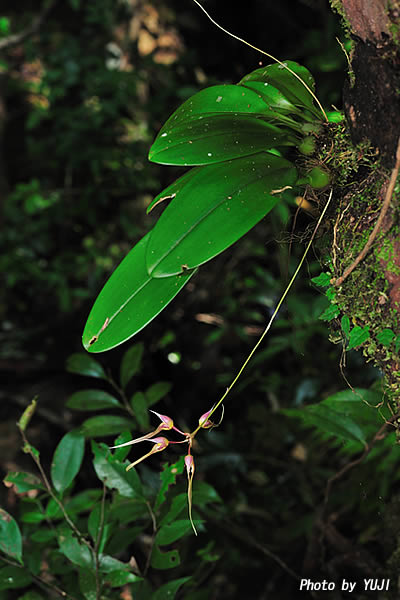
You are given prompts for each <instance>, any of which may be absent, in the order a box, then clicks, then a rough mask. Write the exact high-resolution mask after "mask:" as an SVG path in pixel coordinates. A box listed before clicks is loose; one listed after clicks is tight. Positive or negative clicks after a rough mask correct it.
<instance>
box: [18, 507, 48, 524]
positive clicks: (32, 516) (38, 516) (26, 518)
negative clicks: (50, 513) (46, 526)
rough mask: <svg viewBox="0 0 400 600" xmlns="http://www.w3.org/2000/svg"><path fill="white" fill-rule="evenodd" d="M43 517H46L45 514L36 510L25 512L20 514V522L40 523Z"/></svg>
mask: <svg viewBox="0 0 400 600" xmlns="http://www.w3.org/2000/svg"><path fill="white" fill-rule="evenodd" d="M45 519H46V515H44V514H43V513H41V512H39V511H38V510H34V511H31V512H26V513H24V514H23V515H21V522H22V523H41V522H42V521H44V520H45Z"/></svg>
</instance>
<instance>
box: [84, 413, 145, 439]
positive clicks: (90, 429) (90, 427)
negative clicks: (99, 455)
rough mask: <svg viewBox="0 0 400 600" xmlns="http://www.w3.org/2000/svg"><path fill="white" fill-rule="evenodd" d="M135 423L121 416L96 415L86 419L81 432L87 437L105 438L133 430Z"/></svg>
mask: <svg viewBox="0 0 400 600" xmlns="http://www.w3.org/2000/svg"><path fill="white" fill-rule="evenodd" d="M134 425H135V423H134V421H132V420H131V419H128V418H126V417H121V416H119V415H96V416H95V417H90V418H89V419H86V421H84V422H83V423H82V425H81V432H82V433H83V435H84V436H85V437H88V438H91V437H104V436H106V435H116V434H118V433H121V431H124V430H125V429H132V428H133V426H134Z"/></svg>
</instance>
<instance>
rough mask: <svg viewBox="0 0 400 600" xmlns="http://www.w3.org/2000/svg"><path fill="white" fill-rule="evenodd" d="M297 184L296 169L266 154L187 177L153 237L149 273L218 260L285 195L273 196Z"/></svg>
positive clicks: (178, 183) (163, 273)
mask: <svg viewBox="0 0 400 600" xmlns="http://www.w3.org/2000/svg"><path fill="white" fill-rule="evenodd" d="M295 181H296V169H295V168H294V167H293V165H292V164H291V163H290V162H288V161H287V160H285V159H283V158H280V157H278V156H275V155H273V154H268V153H266V152H265V153H259V154H254V155H253V156H250V157H247V158H239V159H236V160H232V161H229V162H227V163H224V164H223V165H212V166H209V167H202V168H198V169H195V170H194V175H192V174H191V173H190V174H189V175H184V176H183V177H181V178H180V179H178V180H177V181H176V182H175V184H173V185H172V186H170V187H169V188H167V191H168V194H170V193H171V192H172V190H174V191H173V194H175V197H174V199H173V200H172V201H171V203H170V204H169V206H168V207H167V208H166V209H165V210H164V212H163V213H162V215H161V217H160V218H159V220H158V222H157V223H156V225H155V227H154V228H153V230H152V231H151V232H150V239H149V242H148V245H147V250H146V263H147V269H148V272H149V273H150V274H151V276H152V277H156V278H165V277H168V276H170V275H176V274H178V273H181V272H182V270H185V271H186V269H193V268H195V267H197V266H199V265H201V264H203V263H205V262H207V261H208V260H210V259H211V258H214V256H216V255H217V254H219V253H220V252H222V251H223V250H225V249H226V248H228V247H229V246H230V245H231V244H233V243H234V242H236V241H237V240H238V239H239V238H240V237H242V236H243V235H244V234H245V233H247V231H249V229H251V228H252V227H253V226H254V225H256V223H258V221H260V220H261V219H262V218H263V217H265V216H266V215H267V214H268V213H269V212H270V211H271V210H272V209H273V207H274V206H275V204H276V203H277V202H278V201H279V197H280V196H279V193H277V194H274V193H271V192H274V191H275V190H277V189H281V188H282V187H284V186H286V185H289V186H291V185H293V184H294V183H295Z"/></svg>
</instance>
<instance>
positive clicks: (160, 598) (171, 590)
mask: <svg viewBox="0 0 400 600" xmlns="http://www.w3.org/2000/svg"><path fill="white" fill-rule="evenodd" d="M189 580H190V577H181V578H180V579H174V581H168V583H164V584H163V585H162V586H161V587H159V588H158V589H157V590H156V591H155V592H154V594H153V595H152V597H151V600H167V599H168V600H174V598H175V595H176V592H177V591H178V590H179V588H180V587H181V586H182V585H183V584H184V583H186V582H187V581H189Z"/></svg>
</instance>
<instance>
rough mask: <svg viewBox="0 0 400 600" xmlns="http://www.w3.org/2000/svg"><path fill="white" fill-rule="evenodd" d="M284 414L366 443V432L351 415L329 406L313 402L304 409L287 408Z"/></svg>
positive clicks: (337, 435)
mask: <svg viewBox="0 0 400 600" xmlns="http://www.w3.org/2000/svg"><path fill="white" fill-rule="evenodd" d="M282 412H283V413H284V414H286V415H289V416H293V417H297V418H300V419H302V421H303V422H304V424H305V425H308V426H311V425H312V426H315V427H317V428H319V429H321V430H322V431H325V432H326V433H328V434H329V435H332V436H335V437H340V438H342V439H344V440H351V441H354V440H355V441H358V442H361V443H362V444H366V439H365V436H364V432H363V431H362V429H361V428H360V427H359V425H358V424H357V423H356V422H355V421H354V420H353V419H352V418H351V417H349V416H347V415H344V414H343V413H341V412H339V411H337V410H333V409H332V408H329V407H328V406H326V405H324V404H322V403H320V404H312V405H310V406H306V407H304V408H302V409H294V408H293V409H292V408H290V409H286V410H284V411H282Z"/></svg>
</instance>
